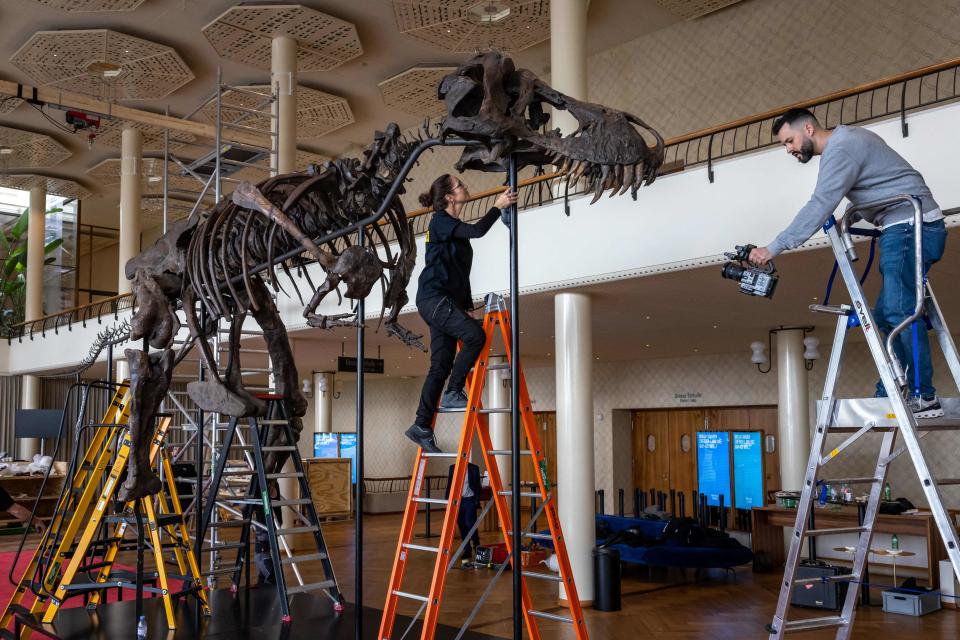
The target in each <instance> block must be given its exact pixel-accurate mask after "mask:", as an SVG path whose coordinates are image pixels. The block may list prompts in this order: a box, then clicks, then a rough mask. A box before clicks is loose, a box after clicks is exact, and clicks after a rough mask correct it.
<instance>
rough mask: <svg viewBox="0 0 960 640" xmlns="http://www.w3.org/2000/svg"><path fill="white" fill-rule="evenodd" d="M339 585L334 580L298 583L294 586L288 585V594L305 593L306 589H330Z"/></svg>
mask: <svg viewBox="0 0 960 640" xmlns="http://www.w3.org/2000/svg"><path fill="white" fill-rule="evenodd" d="M335 586H337V583H336V582H335V581H333V580H324V581H323V582H314V583H311V584H298V585H296V586H293V587H287V594H291V593H303V592H304V591H317V590H318V589H329V588H330V587H335Z"/></svg>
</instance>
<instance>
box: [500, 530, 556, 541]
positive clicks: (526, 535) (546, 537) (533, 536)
mask: <svg viewBox="0 0 960 640" xmlns="http://www.w3.org/2000/svg"><path fill="white" fill-rule="evenodd" d="M510 535H513V532H512V531H511V532H510ZM520 535H522V536H523V537H524V538H530V539H531V540H553V536H552V535H550V534H549V533H533V532H530V531H524V532H523V533H522V534H520Z"/></svg>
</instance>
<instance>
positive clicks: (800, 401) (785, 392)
mask: <svg viewBox="0 0 960 640" xmlns="http://www.w3.org/2000/svg"><path fill="white" fill-rule="evenodd" d="M777 383H778V388H779V402H778V406H777V432H778V434H779V437H778V438H777V439H778V440H779V442H778V443H777V450H778V451H779V452H780V486H781V487H782V488H783V489H784V490H786V491H799V490H800V489H802V488H803V477H804V474H805V472H806V466H807V458H808V456H809V455H810V408H809V404H808V403H809V401H810V400H809V396H808V393H807V369H806V367H805V366H804V360H803V329H781V330H780V331H778V332H777Z"/></svg>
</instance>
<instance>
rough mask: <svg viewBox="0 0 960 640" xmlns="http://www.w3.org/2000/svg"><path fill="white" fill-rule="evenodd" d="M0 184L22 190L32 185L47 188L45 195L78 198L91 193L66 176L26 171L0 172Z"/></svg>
mask: <svg viewBox="0 0 960 640" xmlns="http://www.w3.org/2000/svg"><path fill="white" fill-rule="evenodd" d="M0 186H3V187H8V188H10V189H21V190H23V191H29V190H30V189H32V188H34V187H43V188H44V189H46V190H47V195H51V196H62V197H64V198H77V199H78V200H82V199H83V198H89V197H90V195H91V194H90V191H89V190H88V189H87V188H86V187H84V186H83V185H82V184H80V183H79V182H74V181H73V180H68V179H66V178H54V177H50V176H38V175H36V174H27V173H17V174H0Z"/></svg>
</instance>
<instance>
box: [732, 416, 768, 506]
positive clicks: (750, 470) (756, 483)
mask: <svg viewBox="0 0 960 640" xmlns="http://www.w3.org/2000/svg"><path fill="white" fill-rule="evenodd" d="M733 488H734V491H735V493H736V496H737V504H736V507H737V509H752V508H754V507H762V506H763V448H762V446H761V439H760V432H759V431H734V432H733Z"/></svg>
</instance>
